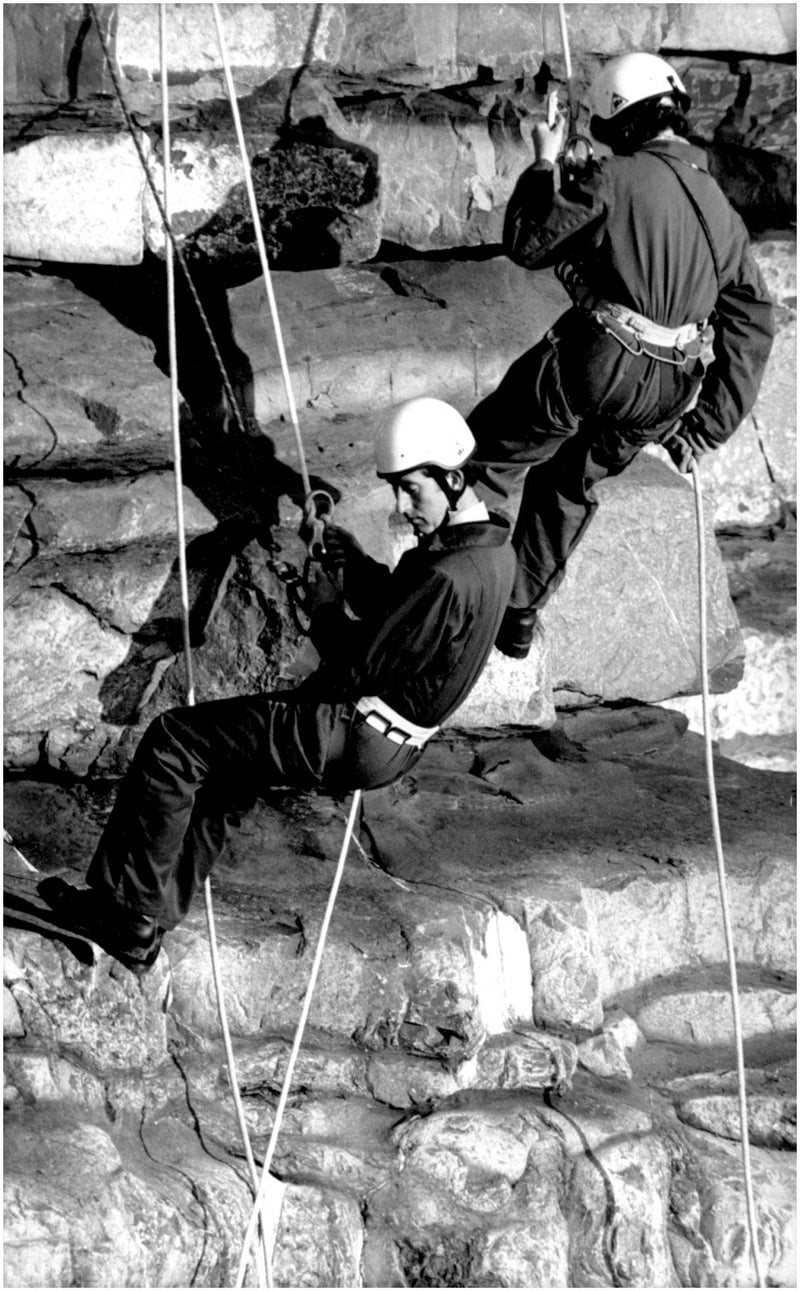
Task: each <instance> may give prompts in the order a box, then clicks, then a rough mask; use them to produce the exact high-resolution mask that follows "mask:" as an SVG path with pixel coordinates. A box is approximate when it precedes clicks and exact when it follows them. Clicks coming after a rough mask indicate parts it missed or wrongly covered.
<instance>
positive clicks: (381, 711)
mask: <svg viewBox="0 0 800 1291" xmlns="http://www.w3.org/2000/svg"><path fill="white" fill-rule="evenodd" d="M356 711H357V712H359V713H360V714H361V716H362V717H363V718H364V721H365V722H366V723H367V726H371V727H372V728H373V729H374V730H376V731H380V733H381V735H385V736H386V739H387V740H391V741H392V743H393V744H410V745H411V746H412V748H415V749H421V748H423V747H424V745H425V744H426V743H427V742H428V740H429V739H431V737H432V736H434V735H435V734H436V732H437V731H438V730H439V727H438V726H417V725H416V723H415V722H410V721H409V720H408V718H407V717H401V715H400V713H398V712H395V710H394V709H393V708H390V707H389V705H388V704H386V703H384V701H383V700H382V699H379V698H378V697H377V695H365V696H364V697H363V699H359V701H358V703H357V704H356Z"/></svg>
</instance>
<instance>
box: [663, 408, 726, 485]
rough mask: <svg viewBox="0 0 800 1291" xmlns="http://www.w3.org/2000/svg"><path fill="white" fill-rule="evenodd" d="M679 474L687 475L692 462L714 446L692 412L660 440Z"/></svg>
mask: <svg viewBox="0 0 800 1291" xmlns="http://www.w3.org/2000/svg"><path fill="white" fill-rule="evenodd" d="M661 444H662V447H663V448H666V450H667V452H668V453H669V455H670V457H671V458H672V460H673V462H674V463H675V465H676V466H677V468H678V470H679V471H680V473H681V475H689V474H690V472H691V469H692V463H693V462H697V461H699V460H700V458H701V457H702V456H703V454H704V453H708V452H709V451H710V450H711V449H713V448H714V444H713V443H712V442H711V441H710V439H709V438H708V436H707V434H706V432H705V431H704V429H703V427H702V423H701V422H700V419H699V417H698V416H697V415H696V413H694V412H687V414H686V416H685V417H681V419H680V421H679V422H678V423H677V425H675V426H674V427H673V429H672V430H671V431H670V433H669V435H668V436H667V438H666V439H662V441H661Z"/></svg>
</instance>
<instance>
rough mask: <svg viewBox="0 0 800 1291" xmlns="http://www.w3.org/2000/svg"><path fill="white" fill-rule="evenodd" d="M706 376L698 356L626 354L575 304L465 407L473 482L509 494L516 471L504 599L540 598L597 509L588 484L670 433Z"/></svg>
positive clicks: (525, 603)
mask: <svg viewBox="0 0 800 1291" xmlns="http://www.w3.org/2000/svg"><path fill="white" fill-rule="evenodd" d="M702 375H703V369H702V365H701V364H700V362H699V361H692V362H691V363H690V364H689V365H688V367H680V366H677V365H676V364H674V363H670V362H667V361H665V360H664V359H659V358H653V357H652V356H649V355H646V354H632V353H631V352H630V351H629V350H627V349H626V348H625V347H624V346H623V345H622V344H621V343H620V342H619V341H618V340H616V339H615V338H613V337H610V336H609V335H608V334H607V333H605V332H604V331H603V330H602V329H601V328H600V327H599V326H598V325H597V324H595V323H594V322H593V321H592V320H591V319H589V318H587V317H586V316H585V315H584V314H581V313H580V312H579V311H577V310H571V311H569V313H567V314H565V315H563V316H562V318H560V319H559V320H558V322H557V323H556V325H555V327H554V328H552V330H551V331H550V332H548V334H547V336H546V337H545V338H544V340H542V341H540V343H539V344H538V345H536V346H534V347H533V349H531V350H528V351H527V352H526V353H525V354H523V355H522V356H521V357H520V358H519V359H517V360H516V362H515V363H513V364H512V365H511V367H510V368H509V370H508V372H507V373H506V375H505V377H504V378H503V380H502V381H501V382H500V385H499V386H498V387H497V389H496V390H495V391H494V392H493V393H492V394H490V395H489V396H488V398H486V399H484V400H483V401H482V402H481V403H480V404H478V405H477V407H476V408H475V409H473V411H472V412H471V413H470V415H469V416H468V417H467V421H468V422H469V425H470V428H471V430H472V433H473V435H474V436H475V439H476V441H477V451H476V453H475V456H474V457H473V459H472V465H473V466H474V467H476V468H477V471H478V478H477V481H476V489H477V491H478V492H479V493H480V494H481V495H482V496H483V497H484V498H485V499H486V500H487V501H491V495H492V494H494V497H495V499H496V498H497V496H498V495H499V496H500V497H502V498H505V499H508V498H509V497H510V495H511V493H512V492H513V491H514V490H515V488H517V487H518V486H519V482H520V479H521V477H523V476H524V484H523V488H522V498H521V501H520V505H519V511H518V513H517V520H516V526H515V529H514V536H513V543H514V549H515V551H516V553H517V577H516V582H515V584H514V590H513V592H512V595H511V600H510V602H509V604H510V605H511V606H513V607H514V608H517V609H525V608H533V607H538V606H541V605H543V604H544V603H545V602H546V600H547V599H548V597H549V596H550V595H551V594H552V592H553V591H554V590H555V589H556V587H557V586H558V585H559V583H560V582H561V580H562V578H563V576H564V572H565V566H566V563H567V559H568V557H569V555H570V553H571V552H572V551H574V549H575V547H576V546H577V545H578V543H579V542H580V540H581V538H582V537H583V535H584V534H585V533H586V530H587V528H588V526H589V523H590V521H591V519H592V516H593V515H594V512H595V510H596V508H597V498H596V496H595V494H594V486H595V484H597V483H598V481H600V480H602V479H605V478H606V477H607V476H612V475H619V473H620V472H621V471H623V470H624V469H625V467H626V466H627V465H628V463H629V462H631V461H632V460H633V458H634V457H635V456H636V454H637V453H638V452H639V450H640V449H641V448H642V447H643V446H644V445H645V444H647V443H655V442H657V441H658V440H659V439H661V438H663V437H664V435H666V433H667V432H668V431H669V430H670V429H671V427H672V426H673V425H674V423H675V422H676V421H677V419H678V417H679V416H680V415H681V413H682V412H684V411H685V410H686V408H687V407H688V406H690V404H691V403H692V401H693V399H694V397H695V395H696V393H697V390H698V389H699V386H700V381H701V380H702Z"/></svg>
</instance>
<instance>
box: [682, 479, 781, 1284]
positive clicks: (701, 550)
mask: <svg viewBox="0 0 800 1291" xmlns="http://www.w3.org/2000/svg"><path fill="white" fill-rule="evenodd" d="M692 481H693V484H694V503H695V514H696V518H697V551H698V560H697V566H698V574H697V576H698V583H699V597H700V677H701V685H702V697H703V737H704V744H705V764H706V776H707V779H708V805H709V810H710V812H711V829H712V833H713V835H714V849H715V852H716V858H717V878H718V880H719V895H720V902H721V904H722V923H723V927H724V929H725V948H726V951H727V958H728V972H729V974H730V987H731V1009H732V1012H733V1034H734V1042H735V1046H736V1074H737V1082H738V1091H739V1121H740V1125H741V1135H742V1172H743V1175H744V1189H745V1198H746V1203H747V1225H748V1229H749V1233H750V1251H751V1254H752V1257H753V1266H754V1268H755V1274H756V1281H757V1284H758V1286H759V1287H763V1286H764V1280H763V1276H762V1272H761V1260H760V1251H759V1245H758V1217H757V1214H756V1206H755V1199H754V1195H753V1174H752V1167H751V1162H750V1134H749V1130H748V1119H747V1089H746V1081H745V1065H744V1045H743V1041H742V1018H741V1011H740V1008H739V983H738V977H737V972H736V953H735V949H734V944H733V930H732V926H731V915H730V906H729V903H728V883H727V876H726V870H725V856H724V853H723V849H722V834H721V831H720V824H719V811H718V809H717V790H716V779H715V775H714V754H713V748H712V743H711V716H710V704H709V693H708V630H707V613H706V540H705V527H704V522H703V491H702V488H701V486H700V471H699V469H698V465H697V462H696V461H695V460H694V459H692Z"/></svg>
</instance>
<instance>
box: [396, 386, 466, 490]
mask: <svg viewBox="0 0 800 1291" xmlns="http://www.w3.org/2000/svg"><path fill="white" fill-rule="evenodd" d="M474 452H475V440H474V439H473V436H472V431H471V430H470V428H469V426H468V425H467V423H466V422H465V420H464V418H463V417H462V416H461V413H460V412H456V410H455V408H453V407H451V405H450V404H449V403H445V402H444V400H442V399H430V398H428V397H423V398H420V399H407V400H406V401H405V403H398V404H395V405H394V407H392V408H389V409H388V410H387V412H386V413H384V415H383V418H382V419H381V422H380V425H379V426H378V430H377V433H376V435H375V469H376V471H377V472H378V475H381V476H383V475H398V474H400V473H401V472H404V471H414V470H417V469H418V468H419V467H420V466H440V467H442V468H443V469H444V470H446V471H453V470H456V469H457V468H458V467H459V466H463V465H464V463H465V462H467V461H469V459H470V457H471V456H472V454H473V453H474Z"/></svg>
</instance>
